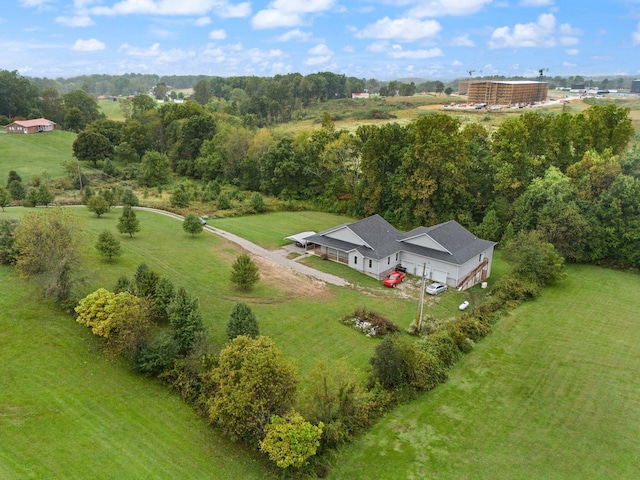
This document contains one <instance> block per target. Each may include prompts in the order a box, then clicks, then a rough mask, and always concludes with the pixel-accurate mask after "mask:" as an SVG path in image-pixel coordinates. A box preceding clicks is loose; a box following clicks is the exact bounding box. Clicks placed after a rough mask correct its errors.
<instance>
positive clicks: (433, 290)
mask: <svg viewBox="0 0 640 480" xmlns="http://www.w3.org/2000/svg"><path fill="white" fill-rule="evenodd" d="M446 291H447V286H446V285H445V284H444V283H432V284H431V285H429V286H428V287H427V293H428V294H429V295H438V294H439V293H442V292H446Z"/></svg>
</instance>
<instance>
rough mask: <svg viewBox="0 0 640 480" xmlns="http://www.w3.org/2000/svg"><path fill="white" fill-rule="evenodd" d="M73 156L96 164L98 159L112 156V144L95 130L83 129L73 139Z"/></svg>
mask: <svg viewBox="0 0 640 480" xmlns="http://www.w3.org/2000/svg"><path fill="white" fill-rule="evenodd" d="M72 148H73V156H74V157H76V158H77V159H78V160H81V161H91V162H93V165H94V166H95V165H97V164H98V161H99V160H106V159H107V158H112V157H113V146H112V145H111V142H109V139H108V138H107V137H105V136H104V135H101V134H99V133H96V132H92V131H88V130H85V131H83V132H80V133H79V134H78V136H77V138H76V139H75V140H74V141H73V147H72Z"/></svg>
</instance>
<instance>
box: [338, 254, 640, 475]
mask: <svg viewBox="0 0 640 480" xmlns="http://www.w3.org/2000/svg"><path fill="white" fill-rule="evenodd" d="M639 303H640V276H638V275H637V274H631V273H625V272H615V271H611V270H606V269H601V268H596V267H589V266H571V267H569V268H568V277H567V278H566V279H565V280H564V281H563V282H562V283H560V284H558V285H557V286H554V287H552V288H548V289H546V290H545V291H544V294H543V296H542V298H540V299H538V300H537V301H535V302H531V303H528V304H526V305H524V306H522V307H520V308H519V309H517V310H516V311H515V312H513V313H512V315H511V316H509V317H506V318H503V319H502V320H500V321H499V323H498V324H497V325H496V326H495V328H494V332H493V334H492V335H490V336H489V337H488V338H486V339H485V340H483V341H482V342H481V343H480V344H479V345H478V346H477V347H476V349H475V350H474V351H473V352H472V353H471V354H470V355H468V356H467V357H466V358H465V359H463V361H461V362H460V363H459V364H458V365H457V366H456V368H455V369H454V370H453V372H452V373H451V378H450V379H449V381H448V382H447V383H446V384H445V385H442V386H441V387H439V388H437V389H436V390H435V391H433V392H430V393H428V394H426V395H423V396H421V397H420V398H419V399H418V400H417V401H415V402H413V403H411V404H409V405H404V406H402V407H401V408H398V409H397V410H395V411H393V412H392V413H390V414H389V415H388V416H387V417H385V418H384V419H383V420H382V421H381V422H379V423H378V424H377V425H376V426H375V427H374V428H373V429H372V430H371V431H370V432H368V433H367V434H366V435H364V436H363V437H362V438H360V439H359V440H358V441H357V442H355V443H354V444H352V445H350V446H347V447H345V448H344V449H342V451H341V452H340V454H339V455H338V456H337V458H336V465H335V466H334V468H333V471H332V475H331V478H334V479H353V478H367V479H400V478H402V479H418V478H420V479H422V478H424V479H426V478H433V479H436V478H437V479H456V480H458V479H492V480H497V479H505V480H506V479H543V478H544V479H558V480H560V479H563V480H566V479H580V480H583V479H613V478H615V479H637V478H639V476H640V376H638V372H639V371H640V346H639V345H640V328H638V327H639V323H640V315H638V304H639Z"/></svg>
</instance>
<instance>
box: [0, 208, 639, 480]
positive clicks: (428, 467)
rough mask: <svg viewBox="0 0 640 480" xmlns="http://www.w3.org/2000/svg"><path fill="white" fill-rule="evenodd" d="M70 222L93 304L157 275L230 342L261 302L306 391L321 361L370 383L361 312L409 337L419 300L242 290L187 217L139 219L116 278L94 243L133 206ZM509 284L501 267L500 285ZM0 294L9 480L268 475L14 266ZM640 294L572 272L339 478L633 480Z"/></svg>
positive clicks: (268, 224)
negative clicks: (354, 315) (232, 317)
mask: <svg viewBox="0 0 640 480" xmlns="http://www.w3.org/2000/svg"><path fill="white" fill-rule="evenodd" d="M69 210H70V211H71V212H72V213H73V214H74V215H75V216H77V217H78V218H79V219H80V221H81V223H82V225H83V227H84V230H85V245H86V247H85V250H84V252H83V258H84V265H85V266H84V268H83V271H82V274H83V276H84V277H85V278H86V283H85V284H84V285H83V286H82V289H81V290H82V292H81V293H83V294H86V293H89V292H91V291H93V290H95V289H96V288H98V287H100V286H105V287H107V288H111V287H112V286H113V284H114V282H115V280H116V279H117V278H118V276H120V275H121V274H128V275H132V274H133V272H134V270H135V268H136V266H137V265H138V264H139V263H140V262H145V263H147V264H148V265H149V266H150V267H151V268H153V269H156V270H157V271H158V272H160V273H162V274H164V275H167V276H168V277H169V278H171V279H172V281H173V282H174V284H175V285H176V286H184V287H185V288H186V289H187V291H188V292H189V293H190V294H191V295H193V296H196V297H198V298H199V299H200V304H201V309H202V312H203V319H204V321H205V323H206V325H207V327H208V328H209V331H210V334H211V337H212V339H213V340H214V341H216V342H220V343H222V342H224V341H225V340H226V338H225V337H226V335H225V328H226V323H227V320H228V317H229V314H230V312H231V309H232V307H233V305H234V303H235V302H236V301H239V300H241V301H245V302H247V303H249V304H250V306H251V308H252V309H253V310H254V312H255V313H256V316H257V317H258V320H259V323H260V329H261V332H262V333H263V334H265V335H268V336H270V337H272V338H273V339H274V340H275V342H276V344H277V345H278V347H279V348H280V349H281V350H282V351H283V354H284V355H285V356H286V357H288V358H290V359H291V360H293V361H294V362H295V364H296V365H297V366H298V370H299V375H300V378H301V381H302V385H301V386H302V388H304V385H305V378H306V375H307V374H308V373H309V371H310V370H311V369H312V368H313V367H314V366H315V365H316V363H317V362H318V361H319V360H321V359H327V360H331V359H341V358H345V359H347V360H348V361H349V362H350V363H351V364H352V365H354V366H355V367H357V368H359V369H360V370H361V371H362V372H363V375H364V372H365V370H366V367H367V364H368V359H369V357H370V356H371V354H372V353H373V350H374V348H375V345H377V341H376V340H372V339H367V338H366V337H364V336H363V335H361V334H359V333H357V332H355V331H353V330H350V329H348V328H347V327H344V326H342V325H341V324H339V322H338V319H339V318H340V317H341V316H343V315H345V314H347V313H349V312H350V311H352V310H353V308H354V307H356V306H367V307H369V308H372V309H375V310H378V311H381V312H382V313H384V314H385V315H387V316H388V317H389V318H392V319H393V320H395V321H396V322H397V323H398V324H399V325H400V326H401V328H403V329H404V328H406V327H407V326H408V325H409V323H410V322H411V320H413V318H414V317H415V315H416V311H417V302H416V300H415V299H413V298H402V297H401V296H399V295H398V292H397V290H390V289H384V288H382V287H378V286H377V285H376V284H372V283H368V281H369V280H370V279H368V278H366V277H363V279H362V280H363V281H362V282H360V283H359V284H357V285H356V286H355V287H352V288H338V287H332V286H327V287H325V288H324V289H320V290H318V289H309V290H301V291H297V290H295V289H293V290H292V285H291V284H290V283H283V284H281V283H278V282H277V281H274V280H273V279H271V280H263V281H261V282H260V283H259V284H258V286H257V288H256V289H255V291H253V292H252V293H250V294H247V293H240V292H238V291H237V290H235V288H234V287H233V286H232V284H231V282H230V281H229V276H230V266H231V263H232V262H233V260H234V259H235V256H236V255H237V254H238V253H239V250H238V248H237V247H236V246H235V245H233V244H231V243H228V242H227V241H226V240H224V239H222V238H220V237H217V236H214V235H209V234H202V235H198V236H196V237H195V238H192V237H191V236H190V235H188V234H186V233H184V232H183V231H182V226H181V223H180V222H179V221H177V220H175V219H173V218H169V217H165V216H162V215H158V214H154V213H150V212H142V211H138V213H137V215H138V218H139V219H140V222H141V227H142V230H141V232H140V233H139V234H137V235H136V236H135V237H133V238H128V237H121V242H122V246H123V249H124V252H125V253H124V255H123V256H122V257H121V258H120V259H118V261H116V262H115V263H113V264H108V263H105V262H103V261H101V260H100V259H99V258H98V256H97V254H96V252H95V250H94V248H93V244H94V243H95V239H96V238H97V235H98V234H99V232H100V231H102V230H103V229H111V230H113V231H115V225H116V222H117V218H118V216H119V214H120V212H119V210H112V211H111V212H110V213H108V214H106V215H105V217H103V218H101V219H98V218H96V217H95V215H94V214H92V213H91V212H89V211H88V210H86V209H85V208H83V207H79V208H70V209H69ZM31 211H37V212H38V213H46V212H44V211H43V209H37V210H27V209H21V208H13V209H8V210H7V212H5V213H0V217H5V218H8V217H19V216H20V215H22V214H24V213H25V212H31ZM345 221H349V219H347V218H344V217H338V216H327V215H326V214H314V213H311V212H302V213H280V214H269V215H260V216H252V217H245V218H234V219H219V220H218V219H214V220H212V221H211V222H210V223H212V224H213V225H214V226H217V227H220V228H223V229H228V230H230V231H235V232H236V233H240V234H242V233H244V232H247V233H246V235H247V236H248V237H250V238H251V239H252V240H254V241H256V242H258V243H261V244H262V245H263V246H266V247H270V248H274V247H275V246H277V245H278V244H280V242H281V239H282V238H283V237H284V236H285V235H286V234H287V233H290V230H291V228H292V227H293V226H294V225H295V227H296V228H295V229H294V231H302V230H307V229H309V230H316V231H317V230H321V229H323V228H327V227H330V226H332V225H336V224H339V223H343V222H345ZM217 222H220V223H219V224H218V223H217ZM298 227H299V228H298ZM310 260H311V259H310ZM312 264H313V263H312ZM316 264H317V266H319V267H320V268H323V269H325V268H327V269H334V268H335V269H336V270H335V271H334V273H338V274H340V273H342V272H341V270H340V268H345V269H348V267H344V266H342V265H337V264H334V263H331V262H326V261H321V260H318V261H317V262H316ZM504 271H505V265H504V263H502V262H501V261H500V259H499V256H498V258H497V259H496V262H495V266H494V275H493V276H492V278H491V281H495V278H497V277H499V276H500V275H502V274H503V273H504ZM350 273H352V272H350ZM355 280H357V277H356V279H355ZM0 282H2V284H1V288H2V291H3V295H2V296H1V297H0V332H1V333H0V362H2V365H4V366H5V367H4V368H3V375H1V376H0V431H1V432H2V435H0V478H5V477H6V478H122V473H123V472H126V478H270V475H271V471H270V470H269V469H268V468H267V467H266V466H265V463H264V462H263V460H262V459H260V458H258V457H257V456H255V455H254V454H251V453H249V452H245V451H244V450H242V449H240V448H239V447H238V446H236V445H233V444H229V443H228V442H226V440H224V439H223V438H221V437H220V436H219V435H218V434H217V433H216V432H215V430H212V429H210V427H208V426H207V424H206V421H204V420H202V419H200V418H198V417H196V416H195V414H193V413H192V412H191V411H190V409H189V408H188V407H187V406H185V405H183V404H182V403H181V402H180V401H179V399H178V398H177V397H176V396H174V395H173V394H171V393H169V392H168V391H167V390H166V389H165V387H163V386H162V385H160V384H158V383H157V382H155V381H153V380H149V379H145V378H143V377H140V376H137V375H135V374H133V373H132V372H131V371H130V370H129V368H128V367H127V366H126V365H125V364H124V362H121V361H118V360H116V359H113V358H109V357H105V356H103V355H102V354H101V352H100V349H99V342H98V341H97V339H95V338H92V336H91V335H90V333H89V331H88V330H87V329H86V328H84V327H82V326H80V325H79V324H77V323H75V322H74V321H73V320H72V319H71V318H69V317H67V316H64V315H62V314H60V313H57V312H56V310H55V309H53V308H51V306H50V305H48V304H47V303H46V302H42V301H41V300H38V301H34V300H33V299H34V298H38V295H37V292H36V291H35V289H34V286H33V285H28V284H27V283H25V281H24V280H21V279H18V278H17V277H15V275H14V273H13V270H12V269H10V268H7V267H5V268H3V269H0ZM603 286H604V287H603ZM639 287H640V277H638V276H637V275H632V274H628V273H623V272H613V271H609V270H605V269H599V268H591V267H571V268H570V269H569V276H568V278H567V279H566V280H565V281H563V282H562V283H561V284H559V285H557V286H555V287H553V288H549V289H547V290H545V292H544V295H543V297H542V298H540V299H539V300H537V301H535V302H532V303H530V304H526V305H524V306H523V307H521V308H519V309H518V310H517V311H515V312H514V313H513V314H512V315H511V316H509V317H506V318H504V319H502V320H501V321H500V322H499V323H498V324H497V325H496V326H495V328H494V333H493V334H492V335H491V336H489V337H488V338H487V339H485V340H483V341H482V342H481V343H480V344H479V345H478V346H477V347H476V349H475V350H474V352H472V354H470V355H468V356H467V357H465V358H464V359H463V360H462V361H461V362H460V363H459V365H458V366H457V367H456V368H455V369H454V370H453V371H452V373H451V378H450V380H449V382H448V383H447V384H445V385H443V386H441V387H439V388H437V389H436V390H435V391H433V392H430V393H429V394H426V395H423V396H421V397H420V398H419V399H418V400H416V401H415V402H413V403H411V404H408V405H404V406H402V407H400V408H399V409H397V410H395V411H393V412H391V413H390V414H388V415H387V416H386V417H385V418H384V419H383V420H382V421H381V422H379V423H378V424H377V425H376V426H375V427H374V428H373V429H372V430H371V431H370V432H368V433H367V434H366V435H364V436H363V437H362V438H361V439H359V440H358V441H357V442H355V443H354V444H352V445H350V446H346V447H344V448H343V449H342V450H341V451H340V452H338V453H337V454H336V455H335V457H334V459H335V465H334V467H333V471H332V474H331V476H330V478H336V479H341V478H344V479H347V478H349V479H351V478H372V479H374V478H380V479H396V478H451V479H454V478H455V479H458V478H469V479H475V478H478V479H484V478H497V479H498V478H505V479H512V478H558V479H561V478H613V477H615V478H632V477H633V476H632V473H633V468H636V466H637V462H638V459H639V458H638V454H637V452H639V451H640V448H639V447H640V429H638V427H637V425H638V424H640V422H639V421H640V409H639V408H638V407H639V406H640V405H638V404H639V403H640V400H639V399H640V380H637V379H636V378H635V372H636V371H637V370H638V368H639V367H640V355H638V354H637V353H636V352H635V345H636V344H637V343H638V340H640V338H639V337H640V333H636V331H635V330H634V324H633V323H634V319H635V317H636V316H637V315H634V314H635V311H634V310H635V305H637V303H638V300H639V298H638V296H639V295H640V294H639V293H638V292H640V288H639ZM482 293H483V292H480V293H478V294H482ZM462 295H464V294H463V293H458V292H450V293H448V294H447V295H444V296H441V297H439V298H438V299H437V301H434V302H433V303H431V304H430V306H429V312H430V313H433V314H434V315H437V316H447V315H454V314H455V313H456V311H457V308H456V306H457V304H458V303H459V301H460V299H461V296H462ZM594 451H597V455H594V454H593V452H594ZM69 458H73V459H74V461H73V462H69V461H68V459H69ZM612 472H613V473H615V475H612V476H609V477H608V475H607V474H608V473H612Z"/></svg>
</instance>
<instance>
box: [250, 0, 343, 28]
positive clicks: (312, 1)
mask: <svg viewBox="0 0 640 480" xmlns="http://www.w3.org/2000/svg"><path fill="white" fill-rule="evenodd" d="M334 5H335V0H275V1H273V2H271V3H269V5H268V7H267V8H265V9H264V10H260V11H259V12H258V13H256V14H255V16H254V17H253V19H252V20H251V24H252V25H253V28H258V29H262V28H276V27H295V26H298V25H302V24H303V23H304V21H303V16H305V15H308V14H314V13H322V12H325V11H327V10H330V9H332V8H333V7H334Z"/></svg>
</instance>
